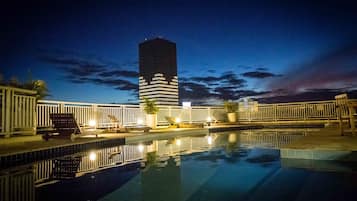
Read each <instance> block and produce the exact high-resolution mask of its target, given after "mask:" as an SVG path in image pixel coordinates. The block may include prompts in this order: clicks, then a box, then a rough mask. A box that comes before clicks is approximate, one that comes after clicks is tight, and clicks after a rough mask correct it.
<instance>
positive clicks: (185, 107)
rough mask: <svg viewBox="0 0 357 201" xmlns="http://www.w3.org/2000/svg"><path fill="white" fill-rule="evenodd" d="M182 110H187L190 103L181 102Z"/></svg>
mask: <svg viewBox="0 0 357 201" xmlns="http://www.w3.org/2000/svg"><path fill="white" fill-rule="evenodd" d="M182 107H183V109H188V108H190V107H191V102H182Z"/></svg>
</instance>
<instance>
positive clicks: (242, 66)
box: [0, 0, 357, 104]
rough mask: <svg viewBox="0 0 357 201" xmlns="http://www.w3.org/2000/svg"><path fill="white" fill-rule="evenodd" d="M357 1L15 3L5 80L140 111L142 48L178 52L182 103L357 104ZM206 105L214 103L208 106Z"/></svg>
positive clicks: (4, 55)
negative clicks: (148, 42)
mask: <svg viewBox="0 0 357 201" xmlns="http://www.w3.org/2000/svg"><path fill="white" fill-rule="evenodd" d="M356 8H357V6H356V5H355V4H354V3H353V1H313V2H310V1H184V0H178V1H103V2H99V1H74V2H72V1H49V2H48V1H36V2H26V1H23V2H21V1H20V2H13V1H12V2H11V3H9V2H8V3H5V4H4V6H2V8H0V11H1V15H2V16H1V24H2V26H1V29H2V30H1V35H0V36H1V38H2V39H3V40H2V41H0V47H1V49H0V53H1V56H0V59H1V60H0V61H1V66H2V67H1V73H2V75H3V77H4V79H5V80H9V79H10V78H11V77H13V76H15V77H17V78H18V79H20V80H22V81H24V80H26V77H27V76H28V72H29V71H30V72H31V74H32V77H33V78H34V79H42V80H45V81H46V82H47V84H48V88H49V90H50V94H51V96H50V97H48V99H55V100H68V101H85V102H101V103H111V102H116V103H135V102H137V84H138V79H137V71H138V62H137V61H138V44H139V43H140V42H142V41H144V40H145V38H148V39H150V38H154V37H163V38H165V39H168V40H171V41H173V42H175V43H176V44H177V58H178V72H179V73H178V77H179V81H180V82H179V84H180V97H181V99H182V100H191V101H193V102H196V103H197V104H215V103H217V102H219V101H221V100H223V99H232V100H237V99H239V98H242V97H246V96H250V97H253V98H257V99H258V100H259V101H263V102H281V101H294V100H319V99H333V96H334V95H335V94H337V93H341V92H348V93H350V94H351V96H352V97H353V96H355V94H356V86H357V79H355V78H354V76H352V75H355V74H356V73H357V70H356V69H357V68H356V67H357V66H356V65H357V59H356V58H357V56H356V55H357V54H356V52H357V28H356V26H355V24H357V15H356V14H355V10H356ZM203 97H204V98H203Z"/></svg>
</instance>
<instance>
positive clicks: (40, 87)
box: [32, 80, 49, 100]
mask: <svg viewBox="0 0 357 201" xmlns="http://www.w3.org/2000/svg"><path fill="white" fill-rule="evenodd" d="M32 90H35V91H36V92H37V94H36V100H41V99H43V98H44V97H46V96H49V94H48V89H47V84H46V82H45V81H43V80H35V81H33V82H32Z"/></svg>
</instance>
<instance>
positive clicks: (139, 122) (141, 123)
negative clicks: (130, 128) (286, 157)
mask: <svg viewBox="0 0 357 201" xmlns="http://www.w3.org/2000/svg"><path fill="white" fill-rule="evenodd" d="M136 123H137V124H138V125H143V123H144V121H143V120H142V119H140V118H138V120H137V121H136Z"/></svg>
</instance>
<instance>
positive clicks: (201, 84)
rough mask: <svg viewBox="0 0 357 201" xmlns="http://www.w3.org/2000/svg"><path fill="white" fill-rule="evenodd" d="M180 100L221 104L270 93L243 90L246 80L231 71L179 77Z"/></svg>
mask: <svg viewBox="0 0 357 201" xmlns="http://www.w3.org/2000/svg"><path fill="white" fill-rule="evenodd" d="M179 86H180V89H179V91H180V98H181V101H182V100H190V101H191V102H193V103H194V104H221V103H222V101H223V100H238V99H240V98H243V97H247V96H250V97H252V96H260V95H264V94H267V93H270V91H255V90H248V89H244V88H245V87H246V80H244V79H241V78H239V77H238V75H237V74H235V73H234V72H232V71H227V72H223V73H222V74H221V75H219V76H208V77H180V83H179Z"/></svg>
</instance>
